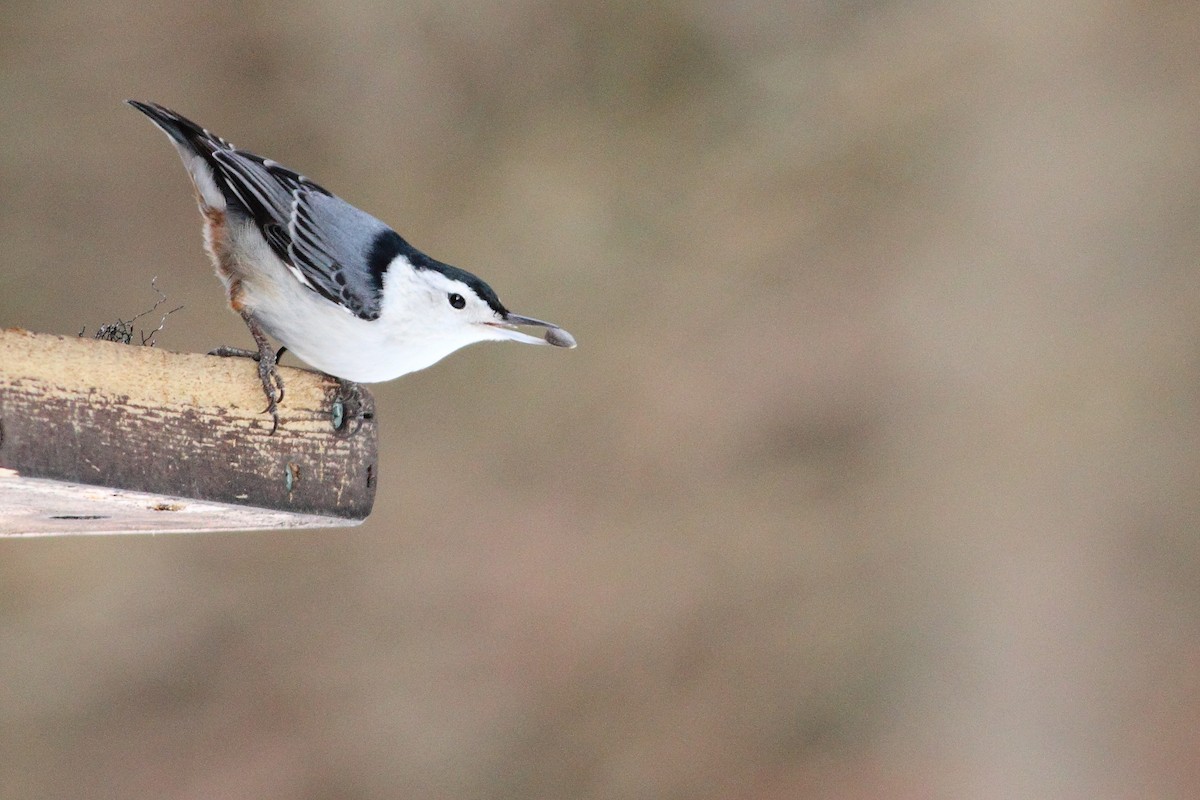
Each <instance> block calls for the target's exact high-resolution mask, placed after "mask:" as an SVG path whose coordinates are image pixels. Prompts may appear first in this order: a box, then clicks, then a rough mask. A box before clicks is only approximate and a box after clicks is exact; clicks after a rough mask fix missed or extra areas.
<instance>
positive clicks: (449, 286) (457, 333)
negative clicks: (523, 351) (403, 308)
mask: <svg viewBox="0 0 1200 800" xmlns="http://www.w3.org/2000/svg"><path fill="white" fill-rule="evenodd" d="M417 277H418V280H419V282H420V283H422V284H424V285H425V291H424V292H422V296H423V297H422V299H423V301H424V304H425V309H424V315H425V319H427V320H429V322H430V324H431V326H432V327H433V328H434V329H435V334H434V335H439V336H441V337H445V338H447V339H449V340H452V341H455V342H461V344H459V345H458V347H463V346H465V345H468V344H472V343H474V342H484V341H503V340H509V341H514V342H524V343H526V344H546V340H545V339H540V338H537V337H534V336H530V335H529V334H526V333H522V332H521V331H518V330H516V329H514V328H513V327H512V324H511V323H510V322H509V321H508V320H507V319H506V317H504V316H502V315H501V314H500V313H499V312H497V311H496V310H495V309H493V308H492V307H491V306H490V305H488V303H487V301H486V300H484V299H483V298H482V297H480V296H479V295H478V294H477V293H476V291H475V289H474V288H472V287H471V286H470V285H468V284H467V283H464V282H463V281H460V280H455V279H453V278H450V277H447V276H446V275H443V274H442V273H440V272H437V271H435V270H418V271H417Z"/></svg>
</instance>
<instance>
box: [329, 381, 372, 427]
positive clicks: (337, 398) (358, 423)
mask: <svg viewBox="0 0 1200 800" xmlns="http://www.w3.org/2000/svg"><path fill="white" fill-rule="evenodd" d="M334 380H336V381H337V384H338V388H337V394H336V395H334V398H333V427H334V428H335V429H337V430H339V431H346V429H347V427H348V423H349V422H350V421H351V420H353V421H354V427H353V429H351V430H349V431H348V435H351V436H352V435H354V434H356V433H358V429H359V428H361V427H362V424H363V420H364V419H366V418H367V415H366V414H365V413H364V412H363V409H364V408H365V406H366V402H365V401H364V400H363V390H362V387H361V386H359V385H358V384H357V383H355V382H354V381H348V380H346V379H344V378H334Z"/></svg>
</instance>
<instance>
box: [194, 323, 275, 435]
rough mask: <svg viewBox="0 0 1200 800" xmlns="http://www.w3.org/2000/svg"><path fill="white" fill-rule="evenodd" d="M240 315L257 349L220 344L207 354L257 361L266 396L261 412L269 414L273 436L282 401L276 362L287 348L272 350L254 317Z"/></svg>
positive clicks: (259, 376)
mask: <svg viewBox="0 0 1200 800" xmlns="http://www.w3.org/2000/svg"><path fill="white" fill-rule="evenodd" d="M242 317H243V318H244V319H245V320H246V325H247V326H248V327H249V328H250V335H251V336H253V337H254V342H255V344H257V345H258V350H246V349H244V348H241V347H225V346H222V347H217V348H215V349H213V350H209V351H208V354H209V355H210V356H220V357H221V358H248V359H250V360H252V361H257V362H258V379H259V381H261V382H262V388H263V394H265V395H266V396H267V407H266V408H264V409H263V413H264V414H270V415H271V433H270V435H271V436H274V435H275V431H277V430H279V404H280V403H282V402H283V377H282V376H281V375H280V374H279V368H278V366H277V362H278V360H279V357H280V356H282V355H283V353H284V351H285V350H287V348H286V347H281V348H279V351H278V352H276V351H274V350H272V349H271V343H270V342H268V341H267V337H266V334H264V333H263V332H262V329H261V328H259V327H258V325H257V324H256V323H255V321H254V319H253V318H252V317H250V316H249V315H247V314H246V313H243V314H242Z"/></svg>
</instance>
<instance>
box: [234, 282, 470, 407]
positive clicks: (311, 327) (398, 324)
mask: <svg viewBox="0 0 1200 800" xmlns="http://www.w3.org/2000/svg"><path fill="white" fill-rule="evenodd" d="M284 277H285V278H286V280H284V281H280V282H279V284H281V285H279V284H277V285H275V286H272V287H269V288H268V287H264V286H262V285H261V284H259V283H257V282H247V284H248V285H245V286H244V288H245V293H244V297H245V299H246V305H247V306H249V307H250V308H251V309H252V313H253V314H254V316H255V318H256V319H257V320H258V321H259V323H260V324H261V325H262V326H263V328H264V329H265V330H266V331H267V333H268V334H270V335H271V336H272V337H273V338H274V339H276V340H278V341H279V343H280V344H282V345H284V346H285V347H287V349H288V350H289V351H290V352H291V353H293V354H294V355H295V356H297V357H298V358H300V359H302V360H303V361H305V362H306V363H308V364H310V365H311V366H313V367H314V368H316V369H319V370H320V371H322V372H324V373H327V374H329V375H333V376H334V377H336V378H343V379H345V380H348V381H354V382H355V383H379V382H381V381H390V380H392V379H393V378H398V377H400V376H401V375H406V374H408V373H410V372H416V371H417V370H420V369H424V368H425V367H428V366H430V365H432V364H434V363H436V362H437V361H440V360H441V359H442V358H444V357H446V356H447V355H449V354H450V353H451V352H453V351H454V350H457V349H458V347H457V346H450V345H445V344H439V343H437V342H432V341H428V340H426V339H424V338H423V337H420V336H413V335H412V331H411V330H408V329H407V326H406V325H405V324H404V322H405V321H403V320H401V321H391V322H388V321H385V320H383V319H376V320H364V319H362V318H360V317H357V316H355V315H354V314H352V313H350V312H349V311H346V310H345V309H343V308H341V307H340V306H337V305H335V304H333V303H332V302H330V301H329V300H326V299H325V298H324V297H322V296H321V295H319V294H317V293H316V292H314V291H312V290H311V289H309V288H307V287H305V286H302V285H300V283H298V282H297V281H295V280H294V279H292V277H291V275H285V276H284ZM289 283H290V285H289ZM265 291H271V292H276V293H282V294H283V295H284V296H283V297H279V296H276V297H273V298H271V301H270V302H267V303H264V302H261V301H262V299H263V298H262V292H265ZM283 311H286V313H281V312H283Z"/></svg>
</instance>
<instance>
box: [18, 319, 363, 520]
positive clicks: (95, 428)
mask: <svg viewBox="0 0 1200 800" xmlns="http://www.w3.org/2000/svg"><path fill="white" fill-rule="evenodd" d="M280 374H281V375H282V377H283V381H284V385H285V387H286V389H285V396H284V400H283V402H282V403H281V404H280V424H279V428H278V430H277V431H276V432H275V433H274V435H272V434H271V416H270V415H269V414H266V413H263V408H264V406H265V405H266V400H265V398H264V396H263V392H262V388H261V385H260V383H259V380H258V370H257V364H255V363H254V362H253V361H251V360H249V359H242V358H217V357H213V356H205V355H196V354H187V353H171V352H167V351H164V350H162V349H160V348H157V347H140V346H135V345H126V344H120V343H115V342H107V341H97V340H93V339H83V338H78V337H64V336H54V335H45V334H37V335H35V334H31V333H29V332H27V331H21V330H6V331H0V535H20V534H37V533H98V532H105V533H113V532H122V531H129V532H142V531H203V530H222V529H225V530H228V529H249V528H276V527H316V526H328V525H354V524H357V523H358V522H361V521H362V520H363V519H365V518H366V516H367V515H368V514H369V513H370V511H371V505H372V503H373V501H374V496H375V481H376V464H377V455H376V452H377V432H378V429H377V423H376V420H375V407H374V400H373V399H372V398H371V396H370V394H369V393H368V392H367V391H366V390H365V389H361V394H360V398H361V401H362V404H361V407H359V408H351V407H350V406H351V405H353V404H352V403H351V402H350V399H349V398H346V397H342V396H341V391H340V386H339V384H338V382H337V381H335V380H333V379H332V378H329V377H327V376H325V375H322V374H320V373H315V372H310V371H307V370H300V369H293V368H288V367H281V368H280ZM50 482H54V484H53V485H51V483H50ZM96 487H104V488H105V489H107V490H108V491H98V490H97V488H96ZM135 512H136V513H135Z"/></svg>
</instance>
